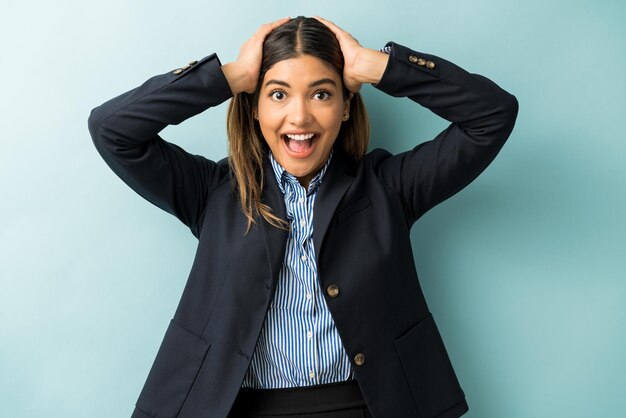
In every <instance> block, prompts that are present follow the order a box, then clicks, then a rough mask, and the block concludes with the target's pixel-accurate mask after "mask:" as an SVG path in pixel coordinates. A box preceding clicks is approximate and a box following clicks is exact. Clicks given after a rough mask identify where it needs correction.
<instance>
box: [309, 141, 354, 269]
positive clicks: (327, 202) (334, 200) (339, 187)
mask: <svg viewBox="0 0 626 418" xmlns="http://www.w3.org/2000/svg"><path fill="white" fill-rule="evenodd" d="M351 166H352V164H351V162H350V160H349V159H348V157H347V156H346V155H345V154H344V152H343V151H342V150H341V149H340V148H338V147H336V148H335V151H334V153H333V158H332V160H331V161H330V166H329V167H328V171H326V173H325V174H324V178H323V179H322V183H321V184H320V186H319V190H318V192H317V196H316V197H315V205H314V208H313V243H314V246H315V257H317V258H318V259H319V256H320V250H321V248H322V244H323V242H324V236H325V235H326V231H327V230H328V226H329V225H330V221H331V220H332V218H333V215H334V214H335V209H337V205H338V204H339V202H340V201H341V198H342V197H343V195H344V194H345V193H346V190H348V187H349V186H350V184H352V181H353V180H354V176H353V175H352V174H351V173H350V168H351Z"/></svg>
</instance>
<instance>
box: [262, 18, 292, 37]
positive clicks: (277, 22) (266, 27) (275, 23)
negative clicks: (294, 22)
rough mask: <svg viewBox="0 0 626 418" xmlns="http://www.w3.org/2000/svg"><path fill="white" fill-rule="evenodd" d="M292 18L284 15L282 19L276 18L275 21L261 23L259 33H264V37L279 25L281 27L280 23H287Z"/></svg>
mask: <svg viewBox="0 0 626 418" xmlns="http://www.w3.org/2000/svg"><path fill="white" fill-rule="evenodd" d="M290 20H291V18H290V17H283V18H281V19H278V20H275V21H273V22H269V23H266V24H264V25H261V27H260V28H259V30H258V31H257V34H258V35H262V36H263V37H265V36H267V35H268V34H269V33H270V32H271V31H273V30H274V29H276V28H277V27H279V26H280V25H282V24H284V23H287V22H288V21H290Z"/></svg>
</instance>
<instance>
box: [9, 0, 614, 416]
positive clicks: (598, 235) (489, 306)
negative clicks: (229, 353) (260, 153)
mask: <svg viewBox="0 0 626 418" xmlns="http://www.w3.org/2000/svg"><path fill="white" fill-rule="evenodd" d="M11 3H13V4H11V5H3V7H2V17H0V23H1V25H0V35H1V36H0V39H2V41H1V42H2V62H3V64H2V66H0V71H1V72H2V77H0V80H1V81H0V83H1V88H2V90H1V91H2V100H1V101H0V115H1V118H2V125H1V129H2V137H1V139H0V143H1V147H0V202H1V203H0V220H1V221H0V222H1V223H0V286H1V287H0V416H2V417H10V418H13V417H19V418H22V417H23V418H26V417H28V418H30V417H33V418H34V417H53V418H56V417H59V418H60V417H63V418H68V417H81V418H82V417H94V418H100V417H101V418H105V417H106V418H110V417H124V416H129V415H130V413H131V411H132V407H133V404H134V402H135V400H136V398H137V396H138V394H139V391H140V389H141V386H142V384H143V382H144V380H145V378H146V376H147V373H148V370H149V368H150V365H151V364H152V361H153V359H154V356H155V354H156V352H157V349H158V346H159V344H160V342H161V338H162V336H163V333H164V331H165V329H166V326H167V324H168V320H169V319H170V318H171V316H172V315H173V312H174V310H175V308H176V304H177V302H178V298H179V296H180V294H181V291H182V289H183V286H184V284H185V280H186V277H187V274H188V272H189V269H190V266H191V262H192V257H193V255H194V250H195V244H196V241H195V238H193V236H192V235H191V234H190V233H189V231H188V230H187V229H186V228H185V227H184V226H182V224H179V223H178V221H177V220H176V219H174V218H173V217H171V216H169V215H167V214H166V213H164V212H161V211H160V210H158V209H156V208H155V207H153V206H152V205H150V204H149V203H147V202H146V201H144V200H143V199H141V198H140V197H138V196H137V195H135V194H134V193H133V192H132V191H131V190H130V189H128V188H127V187H126V186H125V185H124V184H123V183H122V182H121V181H120V180H119V179H117V177H115V175H114V174H113V173H112V172H111V171H110V170H109V168H108V167H107V166H106V165H105V164H104V162H103V161H102V160H101V159H100V157H99V155H98V154H97V152H96V151H95V149H94V147H93V145H92V143H91V139H90V137H89V134H88V131H87V117H88V115H89V111H90V110H91V109H92V108H93V107H95V106H96V105H98V104H100V103H102V102H104V101H105V100H107V99H109V98H111V97H113V96H115V95H117V94H120V93H122V92H124V91H126V90H129V89H131V88H133V87H135V86H137V85H139V84H141V82H143V81H144V80H145V79H147V78H149V77H150V76H152V75H155V74H160V73H163V72H166V71H169V70H171V69H174V68H177V67H179V66H180V65H183V64H185V63H186V62H188V61H189V60H191V59H199V58H202V57H203V56H206V55H208V54H210V53H212V52H217V53H218V54H219V56H220V58H221V59H222V62H224V63H225V62H228V61H230V60H233V59H234V58H236V56H237V53H238V50H239V46H240V45H241V44H242V43H243V42H244V41H245V40H246V39H247V38H248V37H249V36H250V35H251V34H252V33H253V32H254V30H256V28H257V27H258V26H259V25H260V24H261V23H264V22H266V21H270V20H274V19H276V18H278V17H281V16H285V15H291V16H296V15H299V14H304V15H314V14H319V15H321V16H324V17H327V18H329V19H331V20H333V21H335V22H336V23H338V24H339V25H340V26H342V27H343V28H345V29H346V30H348V31H349V32H351V33H352V34H353V35H354V36H355V37H356V38H358V39H359V41H360V42H361V43H362V44H363V45H365V46H368V47H380V46H382V45H384V43H385V42H386V41H388V40H394V41H397V42H399V43H402V44H404V45H407V46H410V47H412V48H414V49H417V50H420V51H423V52H428V53H432V54H435V55H438V56H441V57H444V58H446V59H448V60H451V61H453V62H455V63H457V64H459V65H461V66H462V67H464V68H466V69H467V70H469V71H471V72H476V73H480V74H483V75H485V76H487V77H489V78H491V79H493V80H494V81H496V82H497V83H498V84H500V85H501V86H503V87H504V88H505V89H507V90H508V91H510V92H511V93H513V94H515V95H516V96H517V98H518V100H519V102H520V114H519V118H518V122H517V126H516V129H515V131H514V132H513V135H512V136H511V138H510V140H509V142H508V144H507V145H506V146H505V148H504V149H503V151H502V152H501V154H500V155H499V157H498V158H497V159H496V161H495V162H494V164H493V165H492V166H491V167H489V168H488V170H487V171H486V172H485V173H484V174H483V175H482V176H481V177H480V178H479V179H478V180H477V181H476V182H474V183H473V184H472V185H470V186H469V187H468V188H467V189H465V190H464V191H462V192H461V193H459V194H458V195H457V196H455V197H454V198H452V199H451V200H449V201H447V202H445V203H443V204H441V205H440V206H439V207H437V208H435V209H434V210H432V211H431V212H430V213H428V214H427V215H426V216H425V217H424V218H422V219H421V220H420V222H418V223H417V224H416V226H415V228H414V230H413V233H412V236H413V238H414V239H413V241H414V245H415V247H414V248H415V256H416V260H417V267H418V271H419V273H420V277H421V282H422V285H423V287H424V290H425V293H426V295H427V298H428V301H429V303H430V307H431V309H432V311H433V313H434V315H435V317H436V318H437V321H438V324H439V327H440V329H441V332H442V334H443V338H444V340H445V341H446V344H447V346H448V349H449V352H450V355H451V357H452V361H453V363H454V365H455V368H456V370H457V373H458V375H459V378H460V380H461V382H462V384H463V387H464V389H465V392H466V395H467V398H468V401H469V404H470V413H469V414H468V415H467V416H468V417H470V418H477V417H480V418H496V417H497V418H501V417H507V418H517V417H519V418H528V417H551V418H554V417H557V418H559V417H567V418H578V417H580V418H583V417H584V418H588V417H622V416H626V415H625V414H626V412H625V409H626V408H625V407H624V403H623V397H624V393H626V362H625V360H624V357H625V355H626V335H625V331H624V330H625V329H626V326H625V323H626V309H625V307H624V300H626V283H625V281H624V277H625V273H624V272H625V271H626V254H625V253H626V251H625V250H626V243H625V237H626V222H625V221H624V215H626V197H625V193H624V191H625V189H626V187H625V186H626V163H625V160H626V159H625V157H626V138H625V136H626V135H624V125H623V120H624V116H623V114H624V112H625V111H626V106H625V101H624V97H626V88H625V86H626V83H625V81H624V74H626V46H625V41H624V39H626V29H625V26H624V22H626V9H625V6H624V5H625V4H626V3H625V2H623V1H601V0H600V1H591V0H589V1H586V2H582V1H564V0H555V1H549V0H541V1H538V0H530V1H524V2H513V1H509V2H505V1H498V0H472V1H469V0H467V1H462V0H455V1H440V2H433V1H412V2H407V1H398V0H388V1H384V2H380V3H369V2H364V1H362V0H359V1H354V0H347V1H346V0H344V1H342V2H338V1H336V0H332V1H328V0H324V1H318V2H317V3H318V6H317V7H312V6H309V2H304V1H294V0H291V1H284V0H281V1H265V2H254V3H252V2H250V4H247V5H245V7H244V4H243V3H239V2H217V1H194V0H191V1H187V2H183V3H177V2H173V1H161V0H152V1H147V0H144V1H133V2H128V1H121V0H110V1H106V2H105V1H102V2H85V1H57V2H43V1H40V2H32V1H30V2H29V1H26V2H21V3H20V4H19V5H17V4H15V3H16V2H11ZM130 3H132V4H130ZM241 10H245V13H243V14H242V11H241ZM363 93H364V95H365V99H366V102H367V104H368V106H369V107H368V108H369V110H370V114H371V119H372V125H373V134H374V135H373V144H372V145H373V146H374V147H385V148H387V149H389V150H391V151H393V152H399V151H402V150H405V149H408V148H409V147H412V146H413V145H414V144H416V143H418V142H421V141H424V140H427V139H430V138H432V137H434V136H435V135H436V133H437V132H439V131H440V130H441V129H443V128H444V127H445V126H446V125H447V122H446V121H444V120H442V119H439V118H438V117H436V116H435V115H433V114H431V113H430V112H429V111H427V110H424V109H422V108H420V107H419V106H415V105H413V104H411V103H410V102H409V101H407V100H401V99H393V98H391V97H387V96H385V95H384V94H382V93H381V92H379V91H376V90H374V89H373V88H372V87H371V86H366V87H364V89H363ZM225 110H226V106H225V105H222V106H220V107H218V108H215V109H211V110H209V111H207V112H205V113H203V114H201V115H199V116H197V117H194V118H192V119H191V120H188V121H186V122H185V123H183V124H181V125H179V126H174V127H168V128H166V130H165V131H164V132H163V135H164V136H165V137H166V138H167V139H168V140H170V141H173V142H176V143H178V144H180V145H181V146H183V147H185V148H186V149H187V150H189V151H191V152H194V153H200V154H203V155H206V156H208V157H209V158H213V159H219V158H222V157H224V156H225V155H226V142H225ZM620 121H622V122H620ZM394 138H402V139H401V140H400V139H394ZM381 378H383V379H384V376H381Z"/></svg>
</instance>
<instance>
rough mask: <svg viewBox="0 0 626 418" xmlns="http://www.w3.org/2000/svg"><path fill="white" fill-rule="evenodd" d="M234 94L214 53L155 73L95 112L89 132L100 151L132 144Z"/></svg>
mask: <svg viewBox="0 0 626 418" xmlns="http://www.w3.org/2000/svg"><path fill="white" fill-rule="evenodd" d="M231 95H232V93H231V91H230V89H229V86H228V83H227V82H226V79H225V78H224V75H223V73H222V71H221V69H220V63H219V59H218V58H217V56H216V55H215V54H213V55H210V56H207V57H205V58H203V59H202V60H200V61H199V62H197V63H195V64H193V65H190V66H188V67H187V68H186V69H184V70H183V71H169V72H167V73H165V74H161V75H157V76H154V77H152V78H150V79H149V80H147V81H146V82H144V83H143V84H142V85H141V86H139V87H137V88H135V89H132V90H130V91H128V92H126V93H123V94H121V95H119V96H117V97H115V98H113V99H111V100H109V101H107V102H105V103H104V104H102V105H100V106H98V107H96V108H95V109H93V110H92V111H91V114H90V116H89V121H88V125H89V131H90V133H91V136H92V138H93V140H94V143H95V144H96V147H97V148H98V149H99V150H102V147H105V148H107V149H109V150H111V147H113V148H114V149H117V150H121V149H126V150H128V149H131V148H135V147H138V146H140V145H141V144H143V143H145V142H147V141H149V140H151V139H152V138H154V137H155V136H156V135H157V134H158V133H159V132H160V131H161V130H163V129H164V128H165V127H166V126H167V125H176V124H179V123H180V122H182V121H184V120H186V119H188V118H190V117H192V116H194V115H196V114H198V113H201V112H202V111H204V110H206V109H207V108H209V107H212V106H216V105H218V104H220V103H222V102H223V101H225V100H226V99H228V98H229V97H231Z"/></svg>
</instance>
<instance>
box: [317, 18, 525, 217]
mask: <svg viewBox="0 0 626 418" xmlns="http://www.w3.org/2000/svg"><path fill="white" fill-rule="evenodd" d="M317 19H318V20H320V21H321V22H322V23H324V24H325V25H326V26H327V27H328V28H329V29H330V30H332V31H333V32H334V33H335V36H336V37H337V40H338V41H339V44H340V46H341V51H342V53H343V56H344V61H345V66H344V74H343V78H344V82H345V83H346V86H347V87H348V88H349V89H350V91H353V92H355V91H358V90H359V89H360V87H361V84H362V83H372V84H374V85H375V87H376V88H378V89H380V90H382V91H384V92H386V93H388V94H390V95H392V96H396V97H409V98H410V99H411V100H413V101H415V102H417V103H419V104H421V105H422V106H424V107H426V108H428V109H430V110H431V111H433V112H435V113H436V114H437V115H439V116H441V117H443V118H445V119H447V120H448V121H450V122H452V123H451V124H450V126H449V127H448V128H447V129H445V130H444V131H443V132H441V133H440V134H439V135H437V137H436V138H435V139H434V140H432V141H428V142H425V143H422V144H419V145H417V146H416V147H415V148H413V149H412V150H411V151H408V152H405V153H402V154H399V155H396V156H390V157H388V158H386V159H384V160H383V161H382V162H381V163H380V165H379V167H378V173H379V175H380V177H381V178H382V179H383V181H385V182H386V183H387V184H388V185H389V186H390V187H391V188H392V189H394V190H395V191H396V192H397V193H398V194H399V195H400V198H401V200H402V202H403V205H404V207H405V213H406V217H407V223H408V224H409V225H411V224H413V222H415V221H416V220H417V219H418V218H419V217H420V216H422V215H423V214H424V213H426V211H428V210H429V209H430V208H432V207H433V206H435V205H436V204H438V203H440V202H442V201H443V200H445V199H447V198H448V197H450V196H452V195H453V194H455V193H457V192H458V191H459V190H461V189H462V188H463V187H465V186H466V185H468V184H469V183H470V182H471V181H472V180H474V179H475V178H476V177H477V176H478V175H479V174H480V173H481V172H482V171H483V170H484V169H485V168H486V167H487V166H488V165H489V163H490V162H491V161H492V160H493V159H494V158H495V157H496V155H497V154H498V152H499V151H500V148H502V145H504V142H505V141H506V140H507V138H508V137H509V135H510V134H511V131H512V130H513V126H514V124H515V119H516V117H517V111H518V104H517V100H516V99H515V97H514V96H512V95H510V94H509V93H507V92H506V91H504V90H502V89H501V88H500V87H498V86H497V85H496V84H495V83H493V82H492V81H490V80H488V79H487V78H485V77H483V76H480V75H476V74H470V73H468V72H467V71H465V70H463V69H462V68H460V67H458V66H456V65H454V64H452V63H451V62H448V61H446V60H444V59H441V58H439V57H436V56H434V55H428V54H423V53H419V52H416V51H412V50H410V49H408V48H406V47H404V46H401V45H398V44H395V43H393V42H390V43H388V44H387V47H386V49H389V56H387V55H386V54H385V53H382V52H379V51H375V50H372V49H368V48H364V47H362V46H361V45H360V44H359V43H358V41H357V40H356V39H354V38H353V37H352V36H351V35H350V34H349V33H347V32H345V31H344V30H342V29H340V28H339V27H338V26H337V25H335V24H334V23H332V22H329V21H327V20H325V19H322V18H320V17H317Z"/></svg>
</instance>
